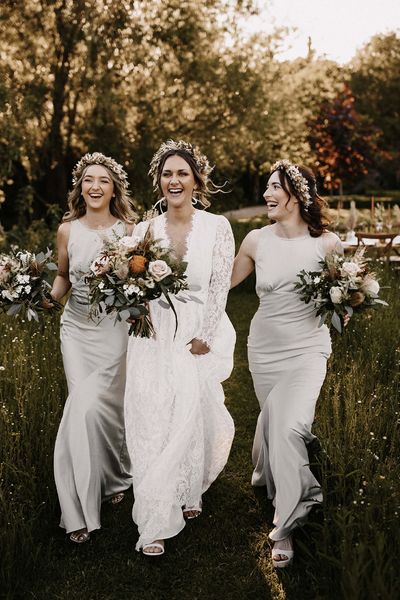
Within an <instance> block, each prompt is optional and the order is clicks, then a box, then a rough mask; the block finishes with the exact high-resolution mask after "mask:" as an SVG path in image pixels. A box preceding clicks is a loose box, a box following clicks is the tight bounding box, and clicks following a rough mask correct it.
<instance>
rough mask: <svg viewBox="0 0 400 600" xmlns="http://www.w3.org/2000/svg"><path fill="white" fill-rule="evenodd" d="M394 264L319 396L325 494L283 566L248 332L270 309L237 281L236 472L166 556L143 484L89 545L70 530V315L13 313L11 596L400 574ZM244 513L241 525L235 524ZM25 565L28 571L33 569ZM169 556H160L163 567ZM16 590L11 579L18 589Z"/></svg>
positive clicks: (3, 392)
mask: <svg viewBox="0 0 400 600" xmlns="http://www.w3.org/2000/svg"><path fill="white" fill-rule="evenodd" d="M382 277H383V279H384V281H385V283H386V285H387V286H389V287H387V288H385V290H384V294H385V299H386V300H387V301H388V302H389V307H388V308H387V309H385V310H382V311H381V312H380V313H377V314H373V315H371V316H369V315H367V314H366V315H365V317H363V318H360V319H359V320H358V321H357V322H356V321H354V323H352V322H350V326H349V328H348V331H346V333H345V334H344V335H343V336H334V340H333V341H334V344H333V346H334V352H333V355H332V357H331V359H330V360H329V368H328V376H327V379H326V382H325V384H324V387H323V390H322V394H321V398H320V400H319V403H318V405H317V414H316V424H315V433H316V434H317V435H318V437H319V439H320V441H321V445H322V448H321V449H319V450H318V448H317V447H316V448H315V449H314V451H313V454H312V463H313V468H314V469H316V470H317V471H318V477H319V478H320V479H321V481H322V483H323V488H324V496H325V501H324V504H323V505H322V507H321V509H320V510H319V512H318V511H317V512H315V513H313V514H312V515H311V518H310V520H309V522H308V523H307V524H306V525H305V526H304V529H303V530H300V531H299V532H298V534H297V536H296V562H295V564H294V566H293V568H292V569H291V570H290V571H288V572H287V573H283V574H281V577H279V578H278V577H277V576H276V574H274V573H273V571H272V569H271V566H270V562H269V560H268V554H269V544H268V540H267V533H268V526H269V525H270V524H271V518H272V514H273V513H272V507H271V505H270V503H269V502H268V501H267V499H266V496H265V492H264V490H263V489H253V488H251V486H250V477H251V444H252V438H253V434H254V428H255V424H256V419H257V414H258V405H257V401H256V398H255V396H254V392H253V390H252V384H251V378H250V374H249V372H248V368H247V357H246V336H247V332H248V326H249V320H250V318H251V317H252V315H253V314H254V312H255V310H256V308H257V299H256V296H255V294H254V292H252V293H251V294H248V293H246V292H243V291H242V292H239V293H237V292H235V293H233V294H231V296H230V300H229V306H228V309H229V314H230V317H231V319H232V320H233V323H234V325H235V327H236V329H237V334H238V341H237V349H236V356H235V370H234V372H233V375H232V377H231V378H230V379H229V380H228V381H227V382H226V384H225V390H226V395H227V404H228V407H229V410H230V411H231V413H232V415H233V417H234V420H235V424H236V438H235V441H234V446H233V450H232V454H231V457H230V460H229V462H228V465H227V467H226V469H225V471H224V473H223V475H222V476H221V477H220V478H219V479H218V480H217V482H216V483H215V484H214V485H213V486H212V487H211V489H210V491H209V492H207V494H206V495H205V498H204V501H205V503H204V513H203V516H202V517H201V518H200V519H199V520H197V521H196V522H193V523H190V524H188V526H187V527H186V528H185V530H184V531H183V532H182V533H181V534H180V535H179V536H177V537H176V538H174V539H172V540H168V544H167V553H166V555H165V557H164V559H163V564H162V565H160V564H159V563H157V565H155V564H154V563H153V562H151V561H150V560H147V561H146V560H145V559H144V557H143V556H141V555H140V554H139V553H137V552H135V551H134V542H135V539H136V536H137V533H136V530H135V529H134V527H133V525H132V520H131V507H132V501H133V499H132V497H131V495H130V494H129V495H128V497H127V499H126V501H125V503H122V505H120V506H119V507H118V508H117V509H116V510H112V509H111V507H108V506H105V507H103V514H102V523H103V528H102V530H101V531H100V532H99V533H98V534H97V535H94V536H92V537H93V540H92V541H91V542H90V543H89V544H86V545H85V546H84V547H79V548H77V547H73V546H71V545H69V544H67V543H66V542H65V541H64V535H63V533H62V531H61V530H59V529H58V526H57V523H58V518H59V509H58V504H57V497H56V493H55V488H54V483H53V473H52V454H53V447H54V440H55V435H56V431H57V427H58V423H59V420H60V418H61V413H62V406H63V403H64V399H65V397H66V389H65V383H64V376H63V371H62V364H61V356H60V352H59V339H58V321H57V319H54V320H52V319H50V320H49V321H48V322H47V324H46V325H45V327H44V328H43V330H40V329H38V327H37V325H36V324H28V323H22V322H18V323H17V324H16V323H15V322H14V321H10V320H5V318H4V316H3V317H1V319H2V322H1V332H2V333H1V335H2V337H1V344H0V366H1V367H4V369H1V370H0V434H1V439H2V445H1V449H0V479H1V481H0V505H1V510H0V536H1V546H2V572H1V575H2V578H3V584H4V585H3V587H2V589H3V590H4V593H5V595H6V597H7V598H8V599H9V600H11V598H26V597H29V596H30V595H31V596H32V597H35V598H37V599H38V600H40V599H43V600H44V599H45V598H59V599H60V600H61V599H65V600H67V598H71V597H76V594H77V590H79V595H80V596H81V597H86V598H98V599H99V600H111V599H115V600H119V599H120V598H122V597H127V598H129V597H131V596H132V593H134V594H135V595H137V596H138V597H140V598H143V599H149V600H150V599H151V598H154V597H155V596H157V597H160V598H174V597H177V596H179V597H181V598H191V599H194V600H196V599H198V600H200V599H201V598H204V597H208V598H219V597H221V596H224V597H228V598H229V599H232V600H242V599H243V598H249V599H250V598H252V599H254V600H258V599H259V598H266V599H267V600H268V598H284V597H287V598H296V600H308V599H310V598H313V599H314V598H324V600H348V599H350V598H351V600H376V599H377V598H382V600H383V599H385V598H394V597H395V596H396V589H398V585H399V574H398V568H397V557H398V553H399V550H400V547H399V540H400V521H399V514H400V506H399V495H400V488H399V482H400V471H399V468H400V467H399V462H398V445H399V431H400V430H399V415H400V406H399V387H400V385H399V384H400V379H399V370H398V365H399V351H400V348H399V340H398V329H399V327H398V325H399V323H398V319H399V298H398V293H397V292H398V279H397V276H396V275H395V274H393V273H390V272H389V271H386V270H385V271H384V273H383V274H382ZM232 523H234V527H232ZM21 564H23V565H24V576H23V577H21ZM160 567H161V568H160ZM7 590H9V592H7Z"/></svg>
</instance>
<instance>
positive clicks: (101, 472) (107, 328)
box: [54, 221, 131, 533]
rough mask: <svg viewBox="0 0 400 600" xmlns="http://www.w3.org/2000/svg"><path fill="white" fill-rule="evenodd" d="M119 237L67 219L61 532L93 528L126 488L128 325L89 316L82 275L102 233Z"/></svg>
mask: <svg viewBox="0 0 400 600" xmlns="http://www.w3.org/2000/svg"><path fill="white" fill-rule="evenodd" d="M112 235H118V236H122V235H124V226H123V224H122V223H121V222H118V223H116V224H115V225H114V226H113V227H112V228H110V229H109V230H105V231H102V232H98V231H92V230H89V229H86V228H85V227H84V226H83V225H82V224H81V223H80V222H79V221H72V222H71V232H70V239H69V243H68V254H69V261H70V280H71V283H72V290H71V296H70V298H69V300H68V302H67V304H66V307H65V310H64V313H63V316H62V320H61V350H62V356H63V363H64V370H65V375H66V378H67V384H68V392H69V395H68V398H67V401H66V403H65V407H64V412H63V416H62V419H61V423H60V427H59V430H58V434H57V439H56V444H55V450H54V476H55V482H56V486H57V493H58V497H59V502H60V506H61V512H62V514H61V521H60V526H61V527H63V528H65V529H66V531H67V533H68V532H71V531H76V530H78V529H82V528H85V527H86V528H87V529H88V531H89V532H90V531H93V530H95V529H99V528H100V526H101V524H100V508H101V503H102V502H103V501H104V500H107V499H108V498H111V497H112V496H114V495H115V494H117V493H119V492H121V491H123V490H125V489H126V488H128V487H129V486H130V484H131V476H130V460H129V456H128V453H127V450H126V445H125V430H124V412H123V398H124V391H125V375H126V367H125V363H126V349H127V343H128V333H127V332H128V325H127V324H126V323H117V324H116V325H114V317H105V318H103V317H101V318H96V319H95V320H93V319H91V318H90V317H89V311H88V305H87V301H88V289H87V286H86V283H85V281H84V274H85V273H87V272H88V270H89V268H90V264H91V262H92V260H93V259H94V258H95V257H96V256H97V254H98V252H99V250H100V249H101V246H102V243H103V241H104V239H105V237H107V236H112Z"/></svg>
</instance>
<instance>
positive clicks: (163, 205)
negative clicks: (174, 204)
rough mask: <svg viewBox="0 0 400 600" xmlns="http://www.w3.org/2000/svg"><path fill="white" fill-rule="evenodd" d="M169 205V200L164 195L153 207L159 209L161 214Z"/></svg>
mask: <svg viewBox="0 0 400 600" xmlns="http://www.w3.org/2000/svg"><path fill="white" fill-rule="evenodd" d="M166 207H167V201H166V199H165V198H164V197H162V198H160V199H159V200H157V202H156V203H155V204H154V205H153V206H152V207H151V209H152V210H159V211H160V213H161V214H163V212H164V210H165V208H166Z"/></svg>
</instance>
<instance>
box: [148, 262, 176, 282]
mask: <svg viewBox="0 0 400 600" xmlns="http://www.w3.org/2000/svg"><path fill="white" fill-rule="evenodd" d="M148 270H149V273H150V275H151V276H152V277H153V279H154V281H162V280H163V279H164V278H165V277H168V275H171V273H172V271H171V268H170V267H169V266H168V265H167V263H166V262H165V260H153V261H152V262H151V263H149V269H148Z"/></svg>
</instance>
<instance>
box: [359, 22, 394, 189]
mask: <svg viewBox="0 0 400 600" xmlns="http://www.w3.org/2000/svg"><path fill="white" fill-rule="evenodd" d="M350 86H351V89H352V92H353V94H354V97H355V104H354V105H355V109H356V110H357V111H358V112H359V113H360V114H361V115H364V116H365V117H368V118H369V119H370V120H371V121H372V122H373V123H374V125H375V126H376V127H378V128H379V129H380V130H381V131H382V136H381V137H380V138H379V139H378V141H377V144H378V147H379V148H380V150H381V152H380V153H379V155H378V157H377V160H376V162H375V167H376V168H377V169H378V170H379V171H380V172H381V173H382V175H383V177H382V178H383V180H384V183H385V184H386V185H387V186H395V185H396V184H398V183H399V181H400V168H399V164H400V103H399V97H400V37H399V36H398V34H397V33H395V32H393V33H388V34H380V35H376V36H374V37H373V38H371V40H370V41H369V42H368V43H367V44H365V46H364V47H363V48H361V49H360V50H359V52H358V53H357V54H356V56H355V58H354V60H353V62H352V64H351V79H350Z"/></svg>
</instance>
